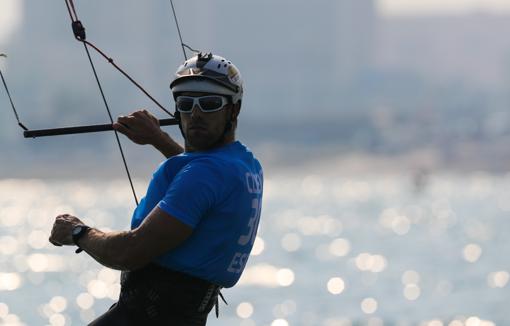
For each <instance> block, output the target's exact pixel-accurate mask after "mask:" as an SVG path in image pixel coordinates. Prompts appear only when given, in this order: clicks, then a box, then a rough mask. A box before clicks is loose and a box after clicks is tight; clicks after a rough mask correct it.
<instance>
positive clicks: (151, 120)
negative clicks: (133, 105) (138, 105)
mask: <svg viewBox="0 0 510 326" xmlns="http://www.w3.org/2000/svg"><path fill="white" fill-rule="evenodd" d="M113 128H114V129H115V130H117V131H119V132H121V133H123V134H124V135H126V136H127V137H128V138H129V139H131V141H133V142H134V143H136V144H139V145H146V144H149V145H154V144H156V143H158V142H159V141H160V140H161V138H162V137H163V132H162V131H161V128H160V127H159V121H158V119H157V118H156V117H155V116H153V115H152V114H151V113H150V112H149V111H147V110H139V111H135V112H133V113H131V114H130V115H128V116H120V117H119V118H118V119H117V122H116V123H114V124H113Z"/></svg>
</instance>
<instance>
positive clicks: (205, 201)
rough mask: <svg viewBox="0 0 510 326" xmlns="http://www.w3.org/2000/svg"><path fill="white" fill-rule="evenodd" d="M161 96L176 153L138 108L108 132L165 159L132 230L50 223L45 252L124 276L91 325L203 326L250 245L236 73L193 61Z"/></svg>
mask: <svg viewBox="0 0 510 326" xmlns="http://www.w3.org/2000/svg"><path fill="white" fill-rule="evenodd" d="M170 88H171V90H172V93H173V97H174V99H175V107H176V111H175V114H176V117H177V118H178V119H179V127H180V129H181V133H182V135H183V137H184V142H185V145H184V148H182V147H181V146H180V145H178V144H177V143H176V142H175V141H174V140H173V139H171V138H170V137H169V136H168V135H167V134H166V133H164V132H163V131H162V130H161V129H160V128H159V125H158V123H157V120H156V118H155V117H153V116H152V115H151V114H150V113H149V112H148V111H145V110H141V111H137V112H135V113H133V114H131V115H129V116H126V117H120V118H119V119H118V123H116V124H115V125H114V128H115V129H117V130H118V131H120V132H122V133H123V134H125V135H126V136H127V137H129V138H130V139H131V140H132V141H133V142H135V143H138V144H151V145H153V146H154V147H155V148H156V149H158V150H159V151H160V152H162V153H163V154H164V155H165V156H166V157H167V158H168V159H167V160H166V161H164V162H163V163H162V164H161V165H160V166H159V167H158V169H157V170H156V171H155V172H154V175H153V178H152V180H151V182H150V184H149V187H148V190H147V193H146V196H145V197H144V198H143V199H142V200H141V202H140V204H139V205H138V206H137V208H136V210H135V211H134V213H133V216H132V219H131V230H129V231H119V232H104V231H101V230H99V229H97V228H94V227H92V226H88V225H85V224H84V223H83V222H82V221H81V220H80V219H79V218H77V217H75V216H72V215H68V214H63V215H59V216H57V217H56V219H55V223H54V225H53V229H52V231H51V236H50V241H51V242H52V243H53V244H55V245H76V246H78V248H79V249H78V250H84V251H85V252H87V253H88V254H89V255H90V256H91V257H92V258H94V259H95V260H96V261H98V262H99V263H100V264H102V265H104V266H107V267H110V268H114V269H118V270H122V271H123V272H122V276H121V293H120V297H119V300H118V302H116V303H115V304H114V305H113V306H112V307H111V308H110V310H109V311H107V312H106V313H104V314H103V315H101V316H99V317H98V318H97V319H96V320H94V321H93V322H92V323H91V324H90V325H94V326H102V325H109V326H112V325H113V326H115V325H177V326H180V325H183V326H192V325H205V324H206V321H207V315H208V313H209V312H210V310H211V309H212V307H213V306H215V305H216V312H217V307H218V294H219V295H220V296H221V293H220V289H221V288H229V287H232V286H234V285H235V284H236V282H237V281H238V280H239V278H240V276H241V273H242V272H243V269H244V267H245V265H246V262H247V259H248V256H249V254H250V251H251V248H252V246H253V243H254V240H255V236H256V233H257V228H258V223H259V217H260V211H261V201H262V188H263V176H262V168H261V166H260V164H259V162H258V161H257V159H256V158H255V157H254V155H253V154H252V152H251V151H250V150H249V149H248V148H247V147H246V146H245V145H243V144H242V143H241V142H239V141H236V138H235V131H236V128H237V118H238V115H239V112H240V109H241V102H242V97H243V82H242V79H241V75H240V72H239V70H238V69H237V68H236V66H235V65H233V64H232V63H231V62H230V61H228V60H227V59H224V58H222V57H220V56H218V55H213V54H210V53H200V54H198V55H196V56H194V57H192V58H191V59H189V60H187V61H185V62H184V63H183V64H182V65H181V66H180V67H179V68H178V70H177V72H176V76H175V79H174V80H173V81H172V83H171V85H170Z"/></svg>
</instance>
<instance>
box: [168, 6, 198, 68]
mask: <svg viewBox="0 0 510 326" xmlns="http://www.w3.org/2000/svg"><path fill="white" fill-rule="evenodd" d="M170 4H171V5H172V13H173V14H174V21H175V26H177V33H178V34H179V40H180V41H181V47H182V53H184V59H185V60H188V57H187V56H186V49H185V48H184V47H187V48H188V49H190V50H191V51H193V52H199V51H197V50H193V49H192V48H190V47H189V46H188V45H186V44H184V42H183V41H182V35H181V29H180V28H179V22H178V21H177V15H176V14H175V7H174V1H173V0H170Z"/></svg>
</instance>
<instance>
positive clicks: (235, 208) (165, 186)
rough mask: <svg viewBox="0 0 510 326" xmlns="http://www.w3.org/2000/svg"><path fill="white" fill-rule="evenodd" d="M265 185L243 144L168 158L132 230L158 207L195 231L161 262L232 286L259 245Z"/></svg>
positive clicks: (138, 210) (132, 225) (226, 285)
mask: <svg viewBox="0 0 510 326" xmlns="http://www.w3.org/2000/svg"><path fill="white" fill-rule="evenodd" d="M262 186H263V175H262V167H261V166H260V163H259V162H258V161H257V159H256V158H255V157H254V156H253V153H252V152H251V151H250V150H249V149H248V148H247V147H246V146H244V145H243V144H241V143H240V142H233V143H230V144H228V145H225V146H223V147H220V148H217V149H214V150H210V151H204V152H191V153H183V154H180V155H177V156H174V157H171V158H169V159H167V160H166V161H164V162H163V163H162V164H161V165H160V166H159V168H158V169H157V170H156V172H154V175H153V178H152V180H151V182H150V184H149V188H148V189H147V194H146V196H145V197H144V198H143V199H142V200H141V201H140V204H139V205H138V207H137V208H136V210H135V212H134V214H133V218H132V220H131V228H133V229H134V228H136V227H138V226H139V225H140V224H141V223H142V221H143V220H144V218H145V217H146V216H147V215H148V214H149V213H150V212H151V211H152V209H153V208H154V207H156V206H158V207H159V208H160V209H162V210H163V211H165V212H166V213H168V214H170V215H171V216H173V217H175V218H176V219H178V220H179V221H181V222H183V223H185V224H187V225H189V226H190V227H192V228H193V233H192V235H191V236H190V237H189V238H188V239H186V241H184V242H183V243H182V244H181V245H179V246H178V247H177V248H175V249H172V250H170V251H168V252H167V253H165V254H163V255H161V256H159V257H158V258H157V259H156V263H158V264H160V265H162V266H165V267H168V268H170V269H172V270H175V271H179V272H183V273H186V274H189V275H193V276H196V277H199V278H201V279H205V280H208V281H210V282H213V283H215V284H217V285H220V286H223V287H232V286H234V284H236V282H237V281H238V280H239V277H240V276H241V273H242V271H243V269H244V267H245V265H246V262H247V260H248V257H249V255H250V251H251V249H252V247H253V242H254V241H255V236H256V234H257V228H258V224H259V218H260V211H261V204H262Z"/></svg>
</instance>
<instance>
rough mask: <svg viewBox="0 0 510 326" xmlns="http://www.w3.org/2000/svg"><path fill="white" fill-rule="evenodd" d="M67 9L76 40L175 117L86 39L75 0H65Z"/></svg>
mask: <svg viewBox="0 0 510 326" xmlns="http://www.w3.org/2000/svg"><path fill="white" fill-rule="evenodd" d="M65 3H66V6H67V11H68V12H69V17H70V18H71V23H72V28H73V33H74V37H75V38H76V40H78V41H80V42H82V43H84V44H87V45H88V46H90V47H92V48H93V49H94V50H95V51H96V52H97V53H99V54H100V55H101V56H102V57H103V58H105V59H106V61H108V63H110V64H111V65H112V66H113V67H114V68H115V69H117V71H119V72H120V73H121V74H122V75H124V77H126V78H127V79H128V80H129V81H130V82H131V83H132V84H133V85H135V86H136V87H137V88H138V89H139V90H140V91H142V92H143V93H144V94H145V95H146V96H147V97H148V98H149V99H151V101H152V102H154V104H156V105H157V106H158V107H159V108H160V109H161V110H163V111H164V112H165V113H166V114H168V115H170V116H171V117H174V115H173V113H171V112H170V111H169V110H168V109H166V108H165V107H164V106H163V105H162V104H161V103H159V102H158V101H157V100H156V99H155V98H154V97H153V96H152V95H150V94H149V92H147V91H146V90H145V89H144V88H143V87H142V86H141V85H140V84H139V83H138V82H136V80H134V79H133V78H132V77H131V76H129V75H128V74H127V73H126V72H125V71H124V70H123V69H122V68H120V67H119V66H118V65H117V64H115V62H114V61H113V59H112V58H111V57H109V56H108V55H107V54H105V53H104V52H103V51H101V49H99V48H98V47H97V46H95V45H94V44H93V43H91V42H89V41H87V40H86V35H85V27H83V25H82V23H81V21H80V20H79V19H78V15H77V14H76V9H75V7H74V3H73V0H65Z"/></svg>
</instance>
